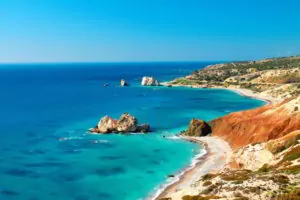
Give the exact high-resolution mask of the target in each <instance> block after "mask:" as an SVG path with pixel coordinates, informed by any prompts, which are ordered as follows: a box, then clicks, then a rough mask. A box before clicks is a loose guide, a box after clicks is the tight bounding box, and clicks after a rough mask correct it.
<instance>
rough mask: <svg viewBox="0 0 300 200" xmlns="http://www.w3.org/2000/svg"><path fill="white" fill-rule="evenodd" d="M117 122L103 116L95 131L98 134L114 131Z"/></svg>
mask: <svg viewBox="0 0 300 200" xmlns="http://www.w3.org/2000/svg"><path fill="white" fill-rule="evenodd" d="M116 125H117V120H114V119H112V118H111V117H109V116H104V117H103V118H102V119H101V120H100V121H99V123H98V125H97V129H98V131H99V132H100V133H110V132H112V131H114V130H115V129H116V127H117V126H116Z"/></svg>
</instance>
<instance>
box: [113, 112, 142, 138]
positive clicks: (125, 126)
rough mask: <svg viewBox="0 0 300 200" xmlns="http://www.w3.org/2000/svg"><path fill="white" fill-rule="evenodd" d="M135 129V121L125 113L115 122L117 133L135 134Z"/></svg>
mask: <svg viewBox="0 0 300 200" xmlns="http://www.w3.org/2000/svg"><path fill="white" fill-rule="evenodd" d="M136 129H137V119H136V118H135V117H133V116H131V115H129V114H127V113H125V114H123V115H121V117H120V119H119V120H118V121H117V126H116V130H117V132H123V133H124V132H135V131H136Z"/></svg>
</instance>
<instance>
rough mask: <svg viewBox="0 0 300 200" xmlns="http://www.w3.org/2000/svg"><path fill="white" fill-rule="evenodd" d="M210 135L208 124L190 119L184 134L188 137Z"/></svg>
mask: <svg viewBox="0 0 300 200" xmlns="http://www.w3.org/2000/svg"><path fill="white" fill-rule="evenodd" d="M210 133H211V127H210V126H209V124H208V123H206V122H205V121H203V120H200V119H192V120H191V121H190V123H189V128H188V130H187V131H186V132H185V135H188V136H207V135H208V134H210Z"/></svg>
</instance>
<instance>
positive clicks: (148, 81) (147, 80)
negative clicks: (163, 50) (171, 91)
mask: <svg viewBox="0 0 300 200" xmlns="http://www.w3.org/2000/svg"><path fill="white" fill-rule="evenodd" d="M141 85H142V86H159V85H160V83H159V82H158V80H156V78H155V77H150V76H144V77H143V79H142V82H141Z"/></svg>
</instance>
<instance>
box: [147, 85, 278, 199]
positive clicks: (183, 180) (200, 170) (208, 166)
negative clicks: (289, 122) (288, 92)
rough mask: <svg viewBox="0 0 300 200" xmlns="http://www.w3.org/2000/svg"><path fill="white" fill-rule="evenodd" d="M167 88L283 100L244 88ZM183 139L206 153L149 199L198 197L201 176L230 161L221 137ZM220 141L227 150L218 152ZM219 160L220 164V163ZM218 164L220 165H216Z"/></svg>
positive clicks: (228, 151) (268, 101) (191, 86)
mask: <svg viewBox="0 0 300 200" xmlns="http://www.w3.org/2000/svg"><path fill="white" fill-rule="evenodd" d="M162 85H163V86H165V87H168V85H172V87H173V86H174V87H189V88H203V89H224V90H230V91H232V92H234V93H237V94H239V95H241V96H245V97H248V98H253V99H257V100H260V101H264V102H265V103H266V104H265V105H269V104H275V103H278V102H280V101H281V99H278V98H277V99H276V98H273V97H271V96H265V95H262V94H259V93H258V94H255V93H254V92H253V91H252V90H249V89H243V88H225V87H212V88H205V87H199V86H193V85H173V84H169V83H168V82H166V83H163V84H162ZM180 138H181V139H184V140H187V141H189V142H194V143H198V144H199V145H201V147H204V149H205V151H206V153H205V154H204V155H202V156H201V157H198V158H197V157H195V158H194V159H193V160H192V162H193V161H195V160H196V163H195V164H194V166H192V164H191V165H189V167H187V168H184V169H183V170H182V171H181V172H180V173H179V174H178V176H176V178H177V180H175V181H173V182H171V183H168V184H165V187H162V188H161V190H159V189H158V190H157V191H156V193H155V195H154V196H152V197H151V198H149V199H150V200H159V199H161V198H172V200H181V198H182V197H183V196H184V195H197V194H198V191H197V189H196V188H193V184H195V183H197V181H198V180H199V179H200V177H201V176H203V175H205V174H207V173H210V172H213V171H219V170H221V169H222V168H224V167H225V166H226V165H227V164H228V162H229V159H230V158H231V156H232V149H231V147H230V145H229V144H228V143H227V142H226V141H224V140H222V139H221V138H219V137H212V136H206V137H198V138H197V137H188V136H180ZM210 140H211V141H210ZM217 140H219V142H220V141H221V143H223V145H224V146H227V147H226V149H223V151H220V150H218V148H215V147H216V146H219V147H221V146H222V145H220V144H218V142H216V141H217ZM218 160H219V162H218ZM216 163H218V164H216Z"/></svg>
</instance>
